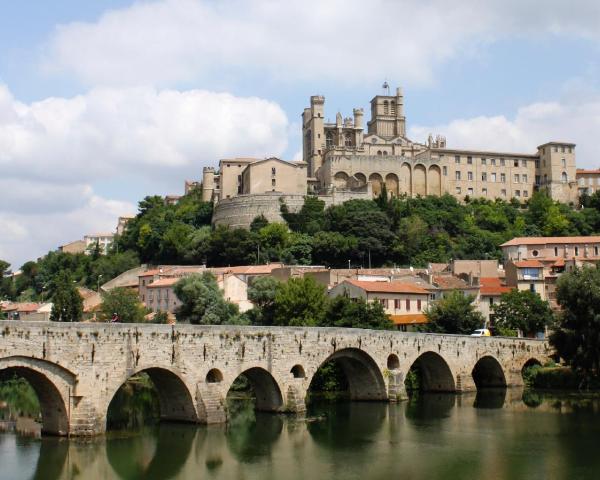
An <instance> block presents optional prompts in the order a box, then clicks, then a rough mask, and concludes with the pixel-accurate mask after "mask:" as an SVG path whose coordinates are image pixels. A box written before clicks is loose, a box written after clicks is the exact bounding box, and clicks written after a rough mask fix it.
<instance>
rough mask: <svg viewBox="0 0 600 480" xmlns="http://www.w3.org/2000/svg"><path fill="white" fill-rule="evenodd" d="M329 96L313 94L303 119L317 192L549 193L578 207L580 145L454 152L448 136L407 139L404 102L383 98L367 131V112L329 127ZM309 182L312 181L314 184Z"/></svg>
mask: <svg viewBox="0 0 600 480" xmlns="http://www.w3.org/2000/svg"><path fill="white" fill-rule="evenodd" d="M324 106H325V98H324V97H322V96H313V97H311V99H310V107H308V108H305V109H304V112H303V115H302V122H303V125H302V133H303V136H302V138H303V159H304V161H305V162H306V163H307V164H308V175H309V177H310V178H311V179H312V186H313V188H314V189H315V190H316V191H328V190H329V189H331V188H332V187H335V188H337V189H348V188H356V187H357V186H360V185H364V184H367V183H370V184H371V185H372V191H373V195H377V194H378V193H379V192H380V191H381V188H382V186H383V185H384V184H385V185H386V188H387V191H388V192H390V193H391V194H392V195H402V194H405V195H408V196H412V197H414V196H417V195H421V196H424V195H442V194H445V193H449V194H450V195H454V196H455V197H457V198H459V199H460V200H463V199H464V198H465V197H466V196H467V195H468V196H471V197H473V196H475V197H487V198H490V199H494V198H501V199H505V200H508V199H511V198H516V199H518V200H520V201H525V200H527V199H528V198H529V197H530V196H531V195H532V194H533V192H534V191H535V190H546V191H547V192H548V194H549V195H550V196H551V197H552V198H553V199H555V200H559V201H561V202H575V201H576V200H577V195H578V191H577V182H576V166H575V145H574V144H572V143H565V142H549V143H546V144H543V145H540V146H539V147H538V148H537V152H535V153H506V152H498V151H479V150H464V149H451V148H447V146H446V139H445V138H444V137H442V136H439V135H438V136H436V138H435V139H434V138H433V136H432V135H430V136H429V138H428V139H427V141H426V142H424V143H418V142H414V141H412V140H410V139H408V138H407V137H406V117H405V115H404V96H403V94H402V91H401V89H397V91H396V95H390V94H389V91H388V92H387V93H386V94H385V95H377V96H375V97H374V98H373V99H372V100H371V120H370V121H369V122H368V124H367V126H368V129H367V132H366V133H364V132H363V119H362V117H363V113H362V109H354V117H353V118H342V116H341V114H339V113H338V114H337V116H336V121H335V123H333V122H327V121H325V113H324ZM309 183H311V182H310V181H309Z"/></svg>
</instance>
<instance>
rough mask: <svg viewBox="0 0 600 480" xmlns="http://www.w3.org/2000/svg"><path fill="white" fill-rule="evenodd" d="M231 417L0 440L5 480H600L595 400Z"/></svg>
mask: <svg viewBox="0 0 600 480" xmlns="http://www.w3.org/2000/svg"><path fill="white" fill-rule="evenodd" d="M521 398H523V400H521ZM532 399H533V400H532ZM528 403H533V404H535V405H536V406H535V408H532V407H530V406H528ZM230 413H231V415H232V421H231V423H230V424H229V425H227V426H224V425H217V426H193V425H185V424H161V425H160V426H158V427H153V428H147V429H144V430H142V431H139V432H137V433H131V432H128V433H118V432H115V433H111V434H109V435H107V436H106V437H101V438H97V439H92V440H88V441H81V440H70V441H69V440H65V439H63V440H61V439H55V438H43V439H42V440H35V439H30V438H22V437H18V436H15V435H12V434H5V435H0V465H2V469H0V477H1V478H33V479H42V478H43V479H54V478H60V479H71V478H81V479H86V480H87V479H90V480H95V479H104V478H120V479H138V478H150V479H158V478H160V479H171V478H173V479H180V478H181V479H185V478H208V479H213V478H239V479H247V480H255V479H260V480H264V479H280V478H285V479H286V480H288V479H289V480H294V479H302V478H319V479H321V478H323V479H328V478H343V479H344V480H353V479H360V480H370V479H380V478H391V477H398V478H410V479H411V480H420V479H436V478H443V479H450V480H453V479H462V478H486V480H487V479H491V480H504V479H507V480H508V479H510V480H513V479H521V478H524V479H525V478H527V479H546V478H552V479H563V478H564V479H571V478H582V479H588V478H589V479H592V478H594V479H595V478H597V471H598V470H599V469H600V458H599V456H598V455H596V454H595V448H596V444H597V441H596V439H597V438H598V436H599V434H600V422H599V421H598V420H599V419H600V401H599V400H598V398H585V397H581V396H578V397H568V396H567V397H560V398H558V397H549V396H545V395H541V394H537V396H532V394H531V393H526V392H516V391H513V390H511V389H509V390H508V391H504V392H503V391H489V392H482V393H480V394H475V393H474V394H472V395H459V396H456V395H441V394H429V395H419V396H418V397H417V398H413V399H412V400H411V401H410V402H404V403H400V404H395V405H394V404H392V405H387V404H384V403H340V404H324V403H319V404H313V405H311V406H310V408H309V411H308V413H307V416H306V418H297V417H288V416H283V415H276V414H261V413H254V411H253V410H252V408H251V405H248V404H244V403H241V404H238V405H237V406H232V407H231V409H230ZM27 472H29V473H27ZM3 475H4V476H3Z"/></svg>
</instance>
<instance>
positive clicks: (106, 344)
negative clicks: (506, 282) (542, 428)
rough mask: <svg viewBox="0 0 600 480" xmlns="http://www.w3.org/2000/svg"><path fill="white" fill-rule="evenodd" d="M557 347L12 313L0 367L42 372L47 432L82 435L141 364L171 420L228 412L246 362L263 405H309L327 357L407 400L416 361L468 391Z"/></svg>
mask: <svg viewBox="0 0 600 480" xmlns="http://www.w3.org/2000/svg"><path fill="white" fill-rule="evenodd" d="M550 354H551V351H550V349H549V345H548V344H547V343H546V342H544V341H539V340H525V339H509V338H500V337H488V338H480V337H479V338H478V337H469V336H458V335H434V334H418V333H401V332H391V331H370V330H361V329H338V328H301V327H298V328H282V327H279V328H267V327H236V326H192V325H140V324H94V323H81V324H60V323H52V324H47V323H46V324H41V323H34V322H13V321H4V322H1V323H0V374H13V373H16V374H18V375H21V376H22V377H24V378H26V379H27V380H28V381H29V382H30V383H31V385H32V387H33V388H34V390H35V391H36V393H37V395H38V397H39V399H40V404H41V409H42V419H43V431H44V432H46V433H52V434H58V435H72V436H87V435H96V434H101V433H103V432H104V431H105V430H106V416H107V411H108V407H109V404H110V402H111V400H112V399H113V397H114V395H115V393H116V392H117V391H118V389H119V387H120V386H121V385H122V384H123V383H124V382H125V381H126V380H127V379H128V378H130V377H131V376H132V375H135V374H137V373H140V372H146V373H147V374H148V375H149V376H150V377H151V379H152V381H153V383H154V385H155V386H156V388H157V390H158V395H159V400H160V408H161V418H162V419H164V420H177V421H187V422H202V423H221V422H225V421H226V419H227V410H226V403H225V398H226V395H227V392H228V390H229V387H230V386H231V384H232V383H233V382H234V380H235V379H236V378H237V377H238V376H239V375H240V374H242V373H243V374H244V375H246V376H247V377H248V379H249V380H250V382H251V384H252V385H253V387H254V390H255V393H256V407H257V409H260V410H265V411H275V412H296V413H302V412H304V411H305V399H306V394H307V390H308V389H309V385H310V382H311V379H312V377H313V375H314V374H315V372H316V371H317V369H318V368H319V367H320V366H321V365H322V364H323V363H324V362H326V361H336V362H338V363H339V365H340V366H341V367H342V369H343V370H344V372H345V373H346V376H347V378H348V381H349V386H350V394H351V398H352V399H354V400H378V401H396V400H399V399H403V398H405V390H404V383H403V380H404V378H405V376H406V374H407V372H408V371H409V369H410V368H411V366H412V365H413V364H415V363H416V364H418V365H419V366H420V368H421V371H422V372H423V388H424V389H425V390H428V391H439V392H441V391H457V392H465V391H472V390H475V389H476V388H477V387H485V386H499V385H508V386H511V385H522V383H523V380H522V377H521V370H522V368H523V367H524V366H525V365H526V364H528V362H531V361H537V362H540V363H544V362H546V361H547V360H548V356H549V355H550Z"/></svg>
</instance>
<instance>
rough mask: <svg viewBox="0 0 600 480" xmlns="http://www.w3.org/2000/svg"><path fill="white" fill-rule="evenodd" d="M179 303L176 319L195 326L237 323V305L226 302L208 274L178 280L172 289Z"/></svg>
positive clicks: (214, 279)
mask: <svg viewBox="0 0 600 480" xmlns="http://www.w3.org/2000/svg"><path fill="white" fill-rule="evenodd" d="M174 290H175V295H177V298H179V300H180V301H181V306H180V307H179V308H178V309H177V318H179V319H181V320H182V321H184V322H189V323H192V324H196V325H221V324H232V323H238V322H237V320H238V319H239V315H238V307H237V305H235V304H233V303H231V302H228V301H226V300H225V299H224V298H223V292H221V290H219V286H218V284H217V279H216V278H215V276H214V275H213V274H212V273H210V272H204V273H202V274H194V275H190V276H189V277H185V278H182V279H181V280H179V281H178V282H177V283H176V284H175V287H174Z"/></svg>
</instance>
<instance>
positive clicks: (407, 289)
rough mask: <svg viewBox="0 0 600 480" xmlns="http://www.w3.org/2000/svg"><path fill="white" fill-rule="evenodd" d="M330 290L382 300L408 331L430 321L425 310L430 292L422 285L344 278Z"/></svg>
mask: <svg viewBox="0 0 600 480" xmlns="http://www.w3.org/2000/svg"><path fill="white" fill-rule="evenodd" d="M329 294H330V295H331V296H333V297H335V296H338V295H347V296H348V297H349V298H362V299H364V300H365V301H367V302H378V303H380V304H381V305H382V306H383V309H384V310H385V312H386V313H387V314H388V315H389V317H390V320H391V321H392V322H393V323H394V325H395V326H396V327H397V328H398V329H399V330H402V331H405V332H406V331H409V330H410V331H412V330H416V328H417V327H418V326H419V325H423V324H425V323H427V318H426V317H425V314H424V312H425V311H426V310H427V308H428V307H429V299H430V292H429V291H428V290H426V289H425V288H423V287H420V286H418V285H414V284H411V283H407V282H398V281H392V282H389V281H388V282H369V281H362V280H344V281H343V282H341V283H339V284H338V285H336V286H335V287H333V288H332V289H331V290H330V291H329Z"/></svg>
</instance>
